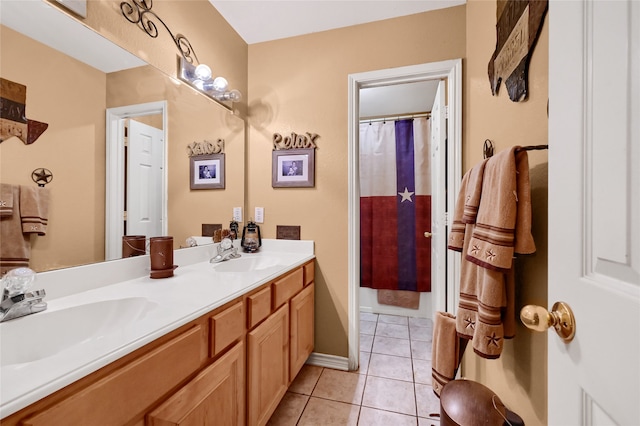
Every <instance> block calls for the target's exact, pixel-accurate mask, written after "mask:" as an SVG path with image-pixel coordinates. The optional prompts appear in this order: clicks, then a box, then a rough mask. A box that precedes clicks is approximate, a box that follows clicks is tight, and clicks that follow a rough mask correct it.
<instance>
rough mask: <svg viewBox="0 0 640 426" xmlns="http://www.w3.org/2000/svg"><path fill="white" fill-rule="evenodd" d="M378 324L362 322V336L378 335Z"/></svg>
mask: <svg viewBox="0 0 640 426" xmlns="http://www.w3.org/2000/svg"><path fill="white" fill-rule="evenodd" d="M376 324H377V323H376V322H373V321H362V320H361V321H360V334H376Z"/></svg>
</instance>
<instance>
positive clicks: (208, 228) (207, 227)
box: [202, 223, 222, 237]
mask: <svg viewBox="0 0 640 426" xmlns="http://www.w3.org/2000/svg"><path fill="white" fill-rule="evenodd" d="M216 229H222V225H221V224H219V223H203V224H202V236H203V237H213V233H214V232H215V231H216Z"/></svg>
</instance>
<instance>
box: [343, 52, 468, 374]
mask: <svg viewBox="0 0 640 426" xmlns="http://www.w3.org/2000/svg"><path fill="white" fill-rule="evenodd" d="M432 80H436V81H444V82H445V84H446V87H447V90H446V92H447V93H446V96H445V98H446V110H445V111H448V113H447V114H446V134H447V139H446V142H444V143H443V145H444V146H442V145H436V146H435V147H432V152H435V151H437V152H438V153H441V154H442V155H436V156H437V157H438V158H441V159H442V164H440V169H439V170H440V177H439V178H437V180H436V181H434V182H432V187H433V192H432V197H433V199H435V200H440V201H439V202H436V204H437V206H432V234H433V235H432V244H431V246H432V255H431V259H432V262H434V264H433V265H432V282H431V289H432V293H433V294H432V300H431V304H432V312H435V311H450V312H451V311H453V307H454V306H455V304H456V300H455V295H456V294H457V293H456V290H457V289H456V288H455V286H456V283H457V282H458V280H457V276H458V273H459V272H458V271H459V261H458V260H456V259H455V256H452V254H450V253H447V250H446V235H447V232H446V228H447V215H446V212H447V211H451V212H452V211H453V205H454V203H455V194H457V193H458V189H459V184H460V178H461V176H462V60H461V59H454V60H449V61H442V62H434V63H428V64H420V65H412V66H407V67H400V68H392V69H385V70H377V71H370V72H364V73H358V74H351V75H349V243H348V252H349V253H348V257H349V260H348V265H349V266H348V268H349V301H348V308H349V312H348V316H349V359H348V369H349V370H355V369H357V368H358V364H359V352H360V350H359V349H360V340H359V333H360V327H359V317H360V165H359V157H360V152H359V127H360V117H361V115H360V91H361V89H368V88H376V87H385V86H392V85H400V84H407V83H417V82H423V81H432ZM443 113H444V112H443Z"/></svg>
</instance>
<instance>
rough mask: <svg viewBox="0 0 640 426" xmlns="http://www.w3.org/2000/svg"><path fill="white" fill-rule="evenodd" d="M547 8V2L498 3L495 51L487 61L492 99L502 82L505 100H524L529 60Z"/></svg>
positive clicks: (519, 0) (511, 1)
mask: <svg viewBox="0 0 640 426" xmlns="http://www.w3.org/2000/svg"><path fill="white" fill-rule="evenodd" d="M548 8H549V3H548V0H506V1H505V0H498V2H497V10H496V17H497V23H496V33H497V39H496V50H495V51H494V52H493V56H492V57H491V60H490V61H489V82H490V84H491V93H492V94H493V95H494V96H495V95H496V93H498V89H499V87H500V82H501V81H503V80H504V84H505V86H506V87H507V92H508V93H509V99H511V100H512V101H514V102H520V101H523V100H525V99H526V98H527V95H528V82H527V80H528V73H529V61H530V59H531V53H532V52H533V48H534V46H535V44H536V41H537V40H538V36H539V35H540V30H541V29H542V23H543V22H544V17H545V15H546V14H547V10H548Z"/></svg>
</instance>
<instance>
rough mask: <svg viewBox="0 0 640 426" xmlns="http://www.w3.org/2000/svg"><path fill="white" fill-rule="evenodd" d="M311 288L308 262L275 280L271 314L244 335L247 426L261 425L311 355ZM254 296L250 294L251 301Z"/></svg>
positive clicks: (311, 271)
mask: <svg viewBox="0 0 640 426" xmlns="http://www.w3.org/2000/svg"><path fill="white" fill-rule="evenodd" d="M313 282H314V262H313V261H312V262H309V263H307V264H305V265H304V266H303V267H301V268H299V269H296V270H294V271H293V272H290V273H289V274H287V275H285V276H283V277H281V278H279V279H277V280H275V281H274V282H273V283H272V284H271V288H270V291H269V292H270V293H271V295H272V307H273V310H274V313H273V314H271V315H270V316H269V317H268V318H267V319H266V320H265V321H264V322H263V323H261V324H260V325H258V326H257V327H255V328H254V329H253V330H251V331H249V332H248V333H247V411H248V414H247V419H248V424H249V425H252V426H253V425H264V424H266V423H267V421H268V420H269V418H270V417H271V415H272V414H273V412H274V411H275V409H276V408H277V407H278V404H279V403H280V400H281V399H282V397H283V396H284V394H285V393H286V392H287V389H288V387H289V385H290V384H291V382H292V381H293V379H295V377H296V375H297V374H298V372H299V371H300V369H301V368H302V366H303V365H304V363H305V361H306V360H307V358H309V355H311V352H312V351H313V344H314V297H313V292H314V284H313ZM265 290H266V289H262V290H260V291H265ZM260 296H261V294H260V292H258V293H255V297H253V299H260ZM249 299H252V296H251V295H250V296H249ZM255 306H256V307H257V306H258V303H255ZM260 306H262V305H260ZM257 317H258V315H257V314H254V315H252V313H251V310H249V316H248V324H250V325H251V324H254V323H255V318H257Z"/></svg>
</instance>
